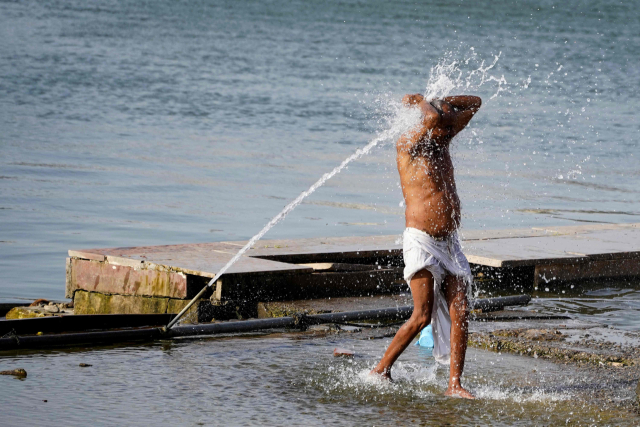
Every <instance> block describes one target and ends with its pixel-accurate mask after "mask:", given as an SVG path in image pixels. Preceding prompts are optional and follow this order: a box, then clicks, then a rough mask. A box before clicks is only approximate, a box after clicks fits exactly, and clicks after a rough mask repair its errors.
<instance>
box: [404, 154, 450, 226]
mask: <svg viewBox="0 0 640 427" xmlns="http://www.w3.org/2000/svg"><path fill="white" fill-rule="evenodd" d="M397 162H398V172H399V173H400V183H401V185H402V193H403V195H404V199H405V203H406V205H407V206H406V211H405V219H406V226H407V227H413V228H417V229H418V230H422V231H424V232H426V233H428V234H430V235H431V236H433V237H436V238H439V237H445V236H447V235H449V234H451V233H452V232H453V231H455V230H456V229H457V228H458V226H459V224H460V199H459V198H458V194H457V191H456V184H455V180H454V175H453V163H452V161H451V156H450V154H449V147H448V144H446V145H444V146H443V145H435V144H434V143H429V142H426V143H420V144H415V145H413V147H412V149H411V150H408V151H400V150H399V151H398V158H397Z"/></svg>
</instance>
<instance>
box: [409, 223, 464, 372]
mask: <svg viewBox="0 0 640 427" xmlns="http://www.w3.org/2000/svg"><path fill="white" fill-rule="evenodd" d="M402 238H403V243H402V248H403V255H404V265H405V267H404V279H405V280H406V281H407V283H409V282H411V279H412V278H413V275H414V274H416V273H417V272H418V271H420V270H423V269H424V270H427V271H429V272H430V273H431V274H432V275H433V280H434V297H433V309H432V310H431V328H432V330H433V342H434V346H433V357H434V358H435V359H436V361H437V362H439V363H442V364H449V356H450V354H451V317H450V316H449V307H448V306H447V301H446V299H445V296H444V289H443V286H442V284H443V282H444V278H445V276H446V275H449V274H450V275H452V276H460V277H462V279H463V280H464V281H465V282H466V284H467V295H469V293H470V292H471V283H472V282H473V276H472V275H471V269H470V268H469V262H468V261H467V258H466V257H465V256H464V254H463V253H462V247H461V246H460V239H459V238H458V234H457V233H452V234H451V235H450V236H448V237H447V238H446V239H444V240H436V239H434V238H433V237H431V236H430V235H429V234H427V233H425V232H424V231H420V230H418V229H416V228H411V227H407V228H406V229H405V231H404V234H403V236H402Z"/></svg>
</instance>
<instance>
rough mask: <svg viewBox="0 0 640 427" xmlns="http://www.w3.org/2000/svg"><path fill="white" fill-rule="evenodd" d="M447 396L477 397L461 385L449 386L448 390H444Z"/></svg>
mask: <svg viewBox="0 0 640 427" xmlns="http://www.w3.org/2000/svg"><path fill="white" fill-rule="evenodd" d="M444 395H445V396H449V397H460V398H463V399H475V398H476V397H475V396H474V395H473V394H471V393H470V392H469V391H467V390H465V389H464V388H462V386H461V385H458V386H449V388H448V389H447V391H445V392H444Z"/></svg>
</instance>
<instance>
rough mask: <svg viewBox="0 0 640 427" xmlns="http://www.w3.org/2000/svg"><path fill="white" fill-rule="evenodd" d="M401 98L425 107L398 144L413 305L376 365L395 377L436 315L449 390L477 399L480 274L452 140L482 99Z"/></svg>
mask: <svg viewBox="0 0 640 427" xmlns="http://www.w3.org/2000/svg"><path fill="white" fill-rule="evenodd" d="M402 102H403V103H404V104H405V105H406V106H408V107H414V108H419V109H420V111H421V113H422V116H421V121H420V124H419V125H418V126H417V127H416V128H414V129H412V130H410V131H409V132H407V133H406V134H404V135H402V136H401V137H400V139H399V140H398V142H397V144H396V148H397V152H398V158H397V162H398V172H399V173H400V182H401V184H402V193H403V195H404V199H405V202H406V206H407V207H406V211H405V219H406V227H407V228H406V229H405V231H404V235H403V241H404V242H403V252H404V262H405V269H404V278H405V280H406V281H407V282H408V283H409V286H410V287H411V294H412V296H413V303H414V309H413V314H412V316H411V318H410V319H409V320H408V321H407V323H405V324H404V325H403V326H402V327H401V328H400V329H399V330H398V333H397V334H396V336H395V337H394V338H393V341H391V344H390V345H389V348H387V351H386V352H385V354H384V356H383V358H382V360H381V361H380V363H379V364H378V365H377V366H376V367H375V368H374V369H373V370H372V371H371V373H372V374H378V375H381V376H383V377H385V378H388V379H391V366H392V365H393V363H394V362H395V361H396V359H397V358H398V357H399V356H400V354H401V353H402V352H403V351H404V349H405V348H407V346H408V345H409V344H410V343H411V341H412V340H413V338H415V336H416V335H417V334H418V332H420V331H421V330H422V329H423V328H424V327H426V326H427V325H428V324H429V323H431V325H432V329H433V335H434V343H435V345H434V349H433V355H434V357H435V359H436V360H437V361H438V362H440V363H445V364H446V363H450V368H449V369H450V371H449V387H448V388H447V391H446V392H445V395H447V396H457V397H464V398H468V399H473V398H474V396H473V395H472V394H471V393H470V392H469V391H467V390H465V389H464V388H463V387H462V385H461V384H460V376H461V375H462V370H463V368H464V357H465V353H466V351H467V327H468V311H467V292H468V288H469V287H470V285H471V282H472V280H473V276H472V275H471V270H470V269H469V263H468V262H467V259H466V258H465V256H464V254H463V253H462V250H461V247H460V241H459V239H458V235H457V232H456V230H457V228H458V227H459V225H460V199H459V198H458V194H457V193H456V184H455V180H454V177H453V163H452V162H451V156H450V154H449V144H450V143H451V140H452V139H453V137H454V136H455V135H456V134H458V132H460V131H461V130H462V129H464V128H465V126H466V125H467V124H468V123H469V121H470V120H471V118H472V117H473V116H474V114H475V113H476V112H477V111H478V109H479V108H480V105H481V103H482V102H481V100H480V98H478V97H476V96H451V97H446V98H443V99H442V100H435V101H432V102H427V101H426V100H425V99H424V97H423V96H422V95H420V94H415V95H405V97H404V98H403V100H402ZM449 347H450V348H449Z"/></svg>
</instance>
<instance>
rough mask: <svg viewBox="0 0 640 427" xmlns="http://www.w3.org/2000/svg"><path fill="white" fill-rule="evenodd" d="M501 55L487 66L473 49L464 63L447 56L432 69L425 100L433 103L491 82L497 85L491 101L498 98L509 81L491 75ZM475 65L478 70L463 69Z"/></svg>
mask: <svg viewBox="0 0 640 427" xmlns="http://www.w3.org/2000/svg"><path fill="white" fill-rule="evenodd" d="M501 55H502V52H500V53H499V54H497V55H495V56H494V57H493V62H491V63H490V64H488V65H485V64H486V61H485V60H483V59H479V58H478V54H477V53H476V52H475V50H474V49H473V48H471V54H470V55H469V56H468V57H467V58H466V59H464V60H462V61H459V60H455V59H451V58H450V56H451V54H448V55H445V57H443V58H442V59H440V61H438V63H437V64H436V65H435V66H434V67H432V68H431V72H430V73H429V80H428V81H427V87H426V89H425V93H424V95H425V98H426V99H427V101H432V100H434V99H438V98H443V97H445V96H448V95H451V94H452V93H453V92H454V91H459V92H463V91H469V90H472V89H478V88H480V87H481V86H483V85H484V84H486V83H490V82H495V83H497V90H496V92H495V93H494V94H493V95H492V96H491V97H490V98H489V99H493V98H495V97H497V96H498V95H499V94H500V92H502V91H504V90H505V87H506V85H507V81H506V79H505V77H504V75H501V76H500V77H496V76H494V75H492V74H490V71H491V70H492V69H493V68H494V67H495V66H496V64H497V63H498V60H499V59H500V56H501ZM474 63H475V64H476V65H477V68H475V69H472V70H470V71H466V72H465V71H464V69H463V67H468V66H469V65H470V64H474ZM529 83H530V80H529Z"/></svg>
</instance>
